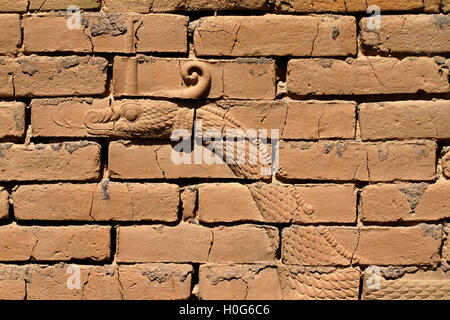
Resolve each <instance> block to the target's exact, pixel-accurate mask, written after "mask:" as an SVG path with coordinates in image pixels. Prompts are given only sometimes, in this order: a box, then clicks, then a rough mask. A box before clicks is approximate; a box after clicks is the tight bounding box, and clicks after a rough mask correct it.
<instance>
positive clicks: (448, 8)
mask: <svg viewBox="0 0 450 320" xmlns="http://www.w3.org/2000/svg"><path fill="white" fill-rule="evenodd" d="M441 8H442V11H443V12H450V0H441Z"/></svg>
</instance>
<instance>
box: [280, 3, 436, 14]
mask: <svg viewBox="0 0 450 320" xmlns="http://www.w3.org/2000/svg"><path fill="white" fill-rule="evenodd" d="M371 5H376V6H379V7H380V9H381V11H382V12H383V11H420V10H424V9H425V10H431V9H434V10H436V7H437V6H436V0H425V1H424V0H400V1H399V0H373V1H370V2H368V1H366V0H322V1H309V0H286V1H285V0H276V8H277V9H278V10H280V11H289V12H362V11H366V10H367V8H368V6H371Z"/></svg>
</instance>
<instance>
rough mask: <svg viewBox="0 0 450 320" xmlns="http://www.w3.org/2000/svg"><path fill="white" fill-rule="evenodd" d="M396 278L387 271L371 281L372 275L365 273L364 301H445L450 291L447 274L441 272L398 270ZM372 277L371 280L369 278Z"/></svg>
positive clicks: (384, 270)
mask: <svg viewBox="0 0 450 320" xmlns="http://www.w3.org/2000/svg"><path fill="white" fill-rule="evenodd" d="M397 272H398V276H394V277H393V276H392V273H391V272H390V270H389V269H383V270H382V274H381V276H380V277H379V279H377V281H379V282H377V283H375V282H374V281H373V276H374V275H373V273H365V275H364V286H363V296H362V298H363V299H364V300H447V296H448V293H449V291H450V278H449V275H448V272H447V273H445V272H443V271H442V270H436V271H434V270H430V271H422V270H419V271H411V270H408V269H398V270H397ZM371 277H372V278H371Z"/></svg>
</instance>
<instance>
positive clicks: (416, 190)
mask: <svg viewBox="0 0 450 320" xmlns="http://www.w3.org/2000/svg"><path fill="white" fill-rule="evenodd" d="M449 206H450V183H448V182H437V183H435V184H430V185H428V184H426V183H420V184H394V185H371V186H367V187H366V188H364V190H363V192H362V193H361V208H362V212H361V213H362V216H361V219H362V221H364V222H383V223H385V222H401V221H439V220H443V219H448V218H449V217H450V212H449V210H448V208H449Z"/></svg>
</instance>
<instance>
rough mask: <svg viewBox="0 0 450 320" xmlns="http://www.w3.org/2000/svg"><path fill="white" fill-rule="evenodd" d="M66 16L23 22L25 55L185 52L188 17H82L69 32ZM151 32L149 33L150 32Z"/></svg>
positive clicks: (101, 14) (39, 16)
mask: <svg viewBox="0 0 450 320" xmlns="http://www.w3.org/2000/svg"><path fill="white" fill-rule="evenodd" d="M68 18H69V16H61V15H55V14H50V15H42V14H40V15H31V16H26V17H25V18H24V44H25V46H24V50H25V51H26V52H59V51H68V52H106V53H119V52H123V53H136V51H137V52H187V17H185V16H179V15H159V14H152V15H145V16H141V15H135V14H130V15H127V14H103V13H89V14H82V15H81V19H82V22H83V26H82V27H81V28H80V29H77V28H73V29H69V28H68V26H67V23H68ZM150 30H151V32H150Z"/></svg>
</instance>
